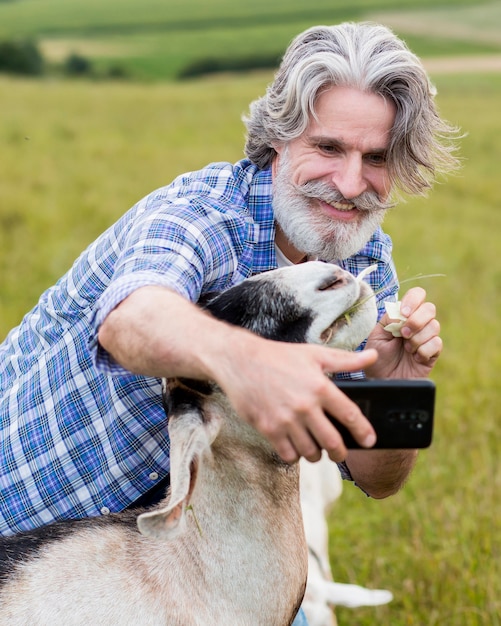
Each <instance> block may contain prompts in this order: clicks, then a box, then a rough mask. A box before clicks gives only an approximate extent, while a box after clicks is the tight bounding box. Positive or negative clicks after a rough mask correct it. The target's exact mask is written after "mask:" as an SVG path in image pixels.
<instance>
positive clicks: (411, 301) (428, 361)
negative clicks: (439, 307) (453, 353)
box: [366, 287, 442, 378]
mask: <svg viewBox="0 0 501 626" xmlns="http://www.w3.org/2000/svg"><path fill="white" fill-rule="evenodd" d="M401 312H402V314H403V315H404V316H405V317H407V321H406V322H405V324H404V326H403V327H402V329H401V331H400V332H401V334H402V337H394V336H393V335H392V334H391V333H390V332H388V331H386V330H384V326H386V324H388V323H389V322H390V318H389V317H388V315H387V314H386V315H384V316H383V318H382V319H381V320H380V322H379V323H378V324H376V327H375V329H374V330H373V331H372V333H371V334H370V336H369V339H368V341H367V346H366V347H367V348H375V349H376V350H377V352H378V354H379V359H378V360H377V362H376V363H375V364H374V365H371V366H370V367H368V368H366V374H367V376H369V377H371V378H425V377H427V376H428V375H429V373H430V372H431V370H432V369H433V366H434V365H435V363H436V361H437V359H438V357H439V356H440V353H441V352H442V339H441V338H440V336H439V333H440V324H439V322H438V320H437V319H436V309H435V305H434V304H432V303H431V302H427V301H426V292H425V291H424V289H421V287H414V288H413V289H410V290H409V291H408V292H407V293H406V294H405V296H404V297H403V298H402V306H401Z"/></svg>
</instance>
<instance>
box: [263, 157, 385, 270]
mask: <svg viewBox="0 0 501 626" xmlns="http://www.w3.org/2000/svg"><path fill="white" fill-rule="evenodd" d="M290 180H291V171H290V166H289V162H288V160H287V158H284V155H282V160H281V164H280V165H279V166H278V168H277V172H276V176H275V178H274V180H273V212H274V215H275V219H276V221H277V224H278V225H279V227H280V228H281V230H282V231H283V233H284V235H285V236H286V237H287V239H288V241H289V242H290V243H291V244H292V245H293V246H294V248H296V250H298V251H300V252H303V253H304V254H305V255H308V256H312V257H316V258H318V259H321V260H322V261H331V262H332V261H340V260H342V259H347V258H348V257H350V256H352V255H353V254H355V253H356V252H358V251H359V250H360V249H361V248H363V246H364V245H365V244H366V243H367V242H368V241H369V239H370V238H371V237H372V235H373V233H374V231H375V230H376V229H377V227H378V226H380V224H381V223H382V221H383V219H384V216H385V214H386V210H387V209H388V208H389V207H390V206H391V205H390V204H388V203H383V202H381V201H380V200H379V199H378V197H377V196H376V194H374V193H370V192H365V193H363V194H361V195H360V196H359V197H358V198H355V199H353V200H352V202H353V203H354V204H355V205H357V200H359V201H360V204H361V205H362V206H363V207H364V208H362V209H361V211H362V213H361V219H359V220H357V221H356V222H353V223H345V222H341V221H335V220H334V219H333V218H331V217H329V216H327V215H325V214H323V213H322V212H321V211H320V210H319V209H318V207H316V206H315V201H316V199H323V200H325V201H328V202H332V200H333V195H334V196H336V197H337V199H342V196H341V195H340V194H339V193H338V192H337V191H335V190H333V189H332V188H331V187H329V186H328V185H327V184H326V183H322V182H319V181H311V182H309V183H307V184H306V186H305V190H306V189H308V188H309V189H308V192H307V193H305V190H303V188H302V187H300V186H297V185H294V184H293V183H291V182H290ZM314 191H316V192H317V193H316V194H315V193H313V192H314ZM312 197H313V198H315V199H312Z"/></svg>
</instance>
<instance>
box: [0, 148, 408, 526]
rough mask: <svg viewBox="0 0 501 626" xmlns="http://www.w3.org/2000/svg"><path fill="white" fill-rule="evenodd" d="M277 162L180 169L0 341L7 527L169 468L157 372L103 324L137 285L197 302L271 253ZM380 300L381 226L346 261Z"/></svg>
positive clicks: (81, 509) (131, 488) (114, 504)
mask: <svg viewBox="0 0 501 626" xmlns="http://www.w3.org/2000/svg"><path fill="white" fill-rule="evenodd" d="M274 236H275V228H274V220H273V212H272V202H271V172H270V170H259V169H257V168H256V167H255V166H254V165H253V164H251V163H250V162H249V161H247V160H243V161H240V162H238V163H236V164H235V165H232V164H229V163H215V164H211V165H209V166H208V167H206V168H205V169H203V170H200V171H198V172H192V173H189V174H185V175H182V176H179V177H178V178H177V179H175V180H174V181H173V183H172V184H171V185H169V186H167V187H163V188H161V189H158V190H156V191H154V192H153V193H151V194H150V195H148V196H147V197H145V198H144V199H142V200H141V201H140V202H138V203H137V204H136V205H135V206H134V207H133V208H132V209H130V210H129V211H128V212H127V213H126V214H125V215H124V216H123V217H122V218H121V219H119V220H118V221H117V222H116V223H115V224H114V225H113V226H111V227H110V228H109V229H108V230H107V231H106V232H105V233H103V234H102V235H101V236H100V237H99V238H98V239H97V240H96V241H95V242H94V243H93V244H91V245H90V246H89V247H88V248H87V250H85V251H84V252H83V253H82V254H81V255H80V257H79V258H78V259H77V260H76V261H75V263H74V265H73V267H72V268H71V269H70V270H69V271H68V273H67V274H65V275H64V276H63V277H62V278H61V279H60V280H59V281H58V282H57V284H56V285H54V286H53V287H51V288H50V289H48V290H47V291H46V292H45V293H44V294H42V296H41V298H40V300H39V302H38V304H37V305H36V307H35V308H34V309H33V310H32V311H31V312H30V313H28V314H27V315H26V316H25V318H24V319H23V321H22V322H21V324H20V325H19V326H18V327H17V328H14V329H13V330H12V331H11V332H10V333H9V335H8V336H7V338H6V339H5V341H4V342H3V344H0V423H1V436H0V492H1V494H2V495H1V498H0V534H4V535H8V534H12V533H16V532H19V531H22V530H29V529H31V528H33V527H37V526H42V525H44V524H48V523H50V522H52V521H54V520H57V519H63V518H79V517H89V516H96V515H102V514H107V513H109V512H110V511H120V510H122V509H124V508H125V507H127V506H128V505H130V504H131V503H132V502H134V501H135V500H136V499H137V498H138V497H140V496H141V494H143V493H144V492H146V491H147V490H148V489H150V488H151V487H153V486H154V485H155V483H157V482H158V480H160V479H161V478H163V477H164V476H165V475H166V474H167V473H168V472H169V439H168V435H167V429H166V418H165V413H164V410H163V408H162V404H161V393H160V382H159V380H157V379H153V378H146V377H143V376H136V375H133V374H131V373H130V372H127V371H126V370H124V369H122V368H121V367H120V366H118V365H117V364H116V363H114V362H113V361H112V360H111V359H110V358H109V356H108V354H107V353H106V352H105V351H104V350H102V349H101V348H100V347H99V345H98V343H97V331H98V328H99V325H100V324H101V322H102V321H103V320H104V318H105V317H106V316H107V314H108V313H109V312H110V311H111V310H112V309H113V308H114V307H115V306H116V305H117V304H118V303H119V302H121V301H122V300H123V299H124V298H125V297H126V296H128V295H129V294H130V293H131V292H132V291H133V290H135V289H138V288H139V287H142V286H145V285H163V286H165V287H169V288H171V289H174V290H175V291H177V292H178V293H180V294H182V295H183V296H185V297H186V298H189V299H190V300H192V301H194V302H196V301H197V300H198V299H199V297H200V296H201V295H202V294H204V293H207V292H211V291H221V290H223V289H227V288H228V287H230V286H232V285H234V284H236V283H239V282H241V281H242V280H243V279H244V278H246V277H248V276H251V275H252V274H256V273H259V272H263V271H265V270H269V269H273V268H275V267H276V266H277V261H276V256H275V249H274ZM374 262H377V263H378V265H379V269H378V271H377V272H374V273H373V274H371V275H370V276H369V280H370V281H371V284H372V286H373V287H374V288H377V289H378V290H380V291H379V293H378V296H377V297H378V301H379V306H380V307H382V301H383V300H385V299H391V298H393V297H394V295H395V293H396V291H397V289H398V285H397V281H396V277H395V271H394V267H393V262H392V259H391V241H390V239H389V237H388V236H387V235H385V234H384V233H383V232H382V231H381V230H378V231H377V232H376V233H375V234H374V236H373V237H372V239H371V241H370V242H369V243H368V244H367V245H366V246H365V248H364V249H363V250H362V251H361V252H360V253H359V254H357V255H355V256H353V257H351V258H350V259H348V260H345V261H342V262H340V265H342V266H343V267H344V268H345V269H347V270H349V271H350V272H352V273H354V274H357V273H358V272H360V271H361V270H362V269H363V268H364V267H367V266H368V265H370V264H372V263H374Z"/></svg>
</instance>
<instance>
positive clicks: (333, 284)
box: [318, 270, 352, 291]
mask: <svg viewBox="0 0 501 626" xmlns="http://www.w3.org/2000/svg"><path fill="white" fill-rule="evenodd" d="M350 278H352V276H351V274H349V273H348V272H345V271H344V270H337V271H336V272H334V273H333V274H331V275H330V276H329V277H327V278H324V280H323V281H322V282H321V283H320V285H319V287H318V290H319V291H326V290H327V289H340V288H341V287H345V286H346V285H347V284H348V283H349V282H350Z"/></svg>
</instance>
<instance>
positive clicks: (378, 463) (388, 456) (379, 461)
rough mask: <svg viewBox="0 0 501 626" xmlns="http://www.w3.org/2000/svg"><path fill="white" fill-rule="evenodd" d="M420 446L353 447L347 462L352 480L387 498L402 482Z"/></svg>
mask: <svg viewBox="0 0 501 626" xmlns="http://www.w3.org/2000/svg"><path fill="white" fill-rule="evenodd" d="M417 455H418V451H417V450H350V451H349V453H348V457H347V459H346V464H347V466H348V469H349V470H350V473H351V475H352V478H353V480H354V481H355V482H356V483H357V485H358V486H359V487H360V488H361V489H363V490H364V491H365V492H366V493H368V494H369V495H370V496H372V497H373V498H387V497H388V496H391V495H393V494H395V493H397V491H398V490H399V489H400V488H401V487H402V486H403V484H404V483H405V481H406V479H407V477H408V476H409V474H410V473H411V471H412V468H413V467H414V465H415V463H416V459H417Z"/></svg>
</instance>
